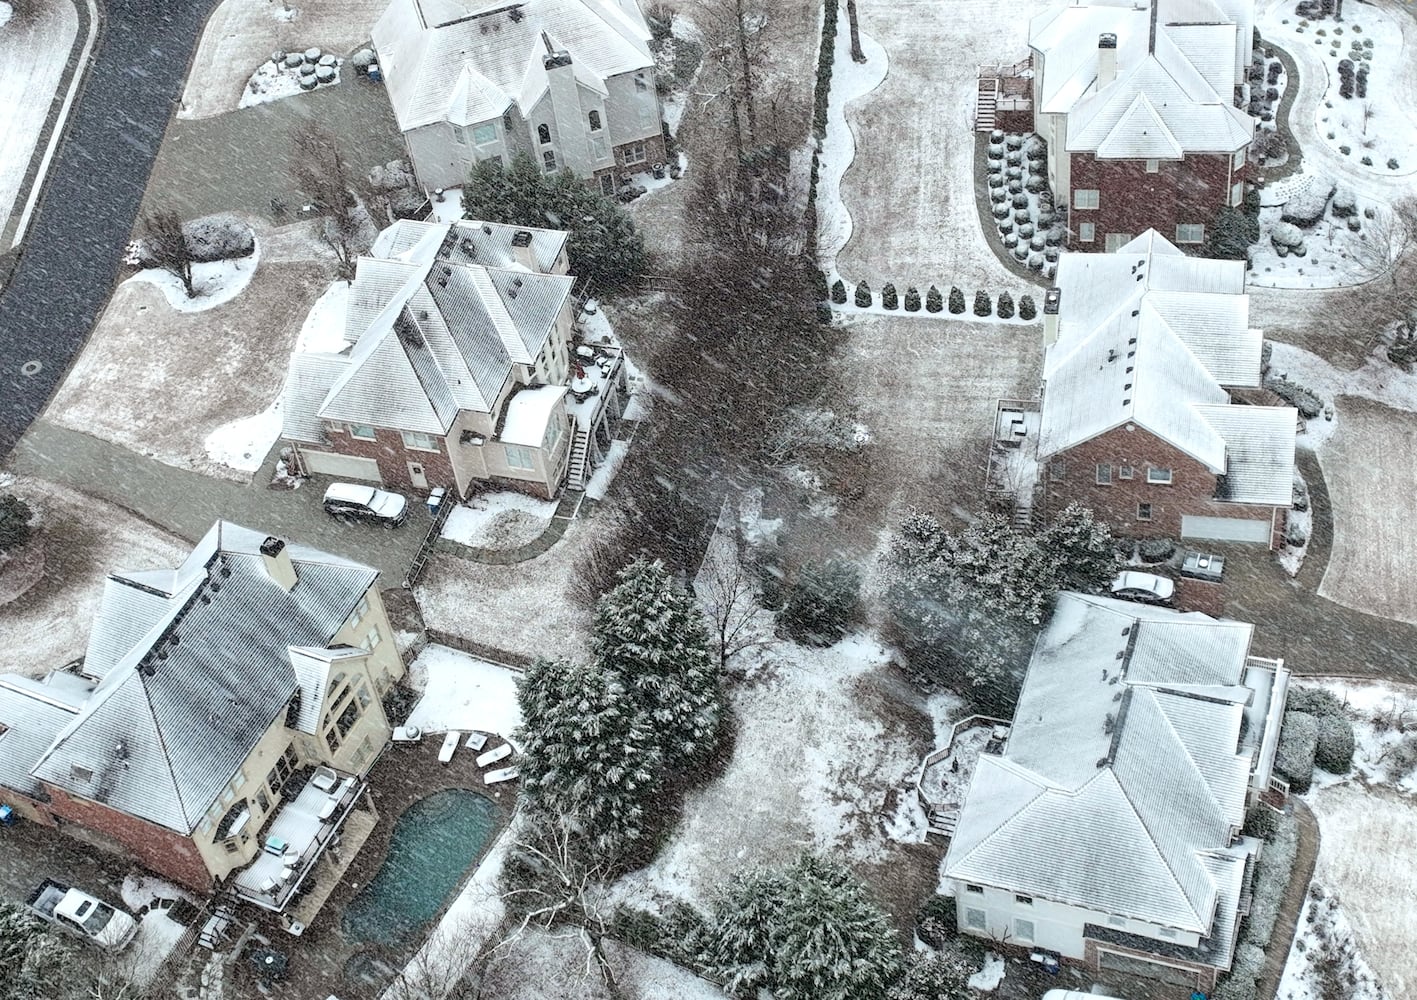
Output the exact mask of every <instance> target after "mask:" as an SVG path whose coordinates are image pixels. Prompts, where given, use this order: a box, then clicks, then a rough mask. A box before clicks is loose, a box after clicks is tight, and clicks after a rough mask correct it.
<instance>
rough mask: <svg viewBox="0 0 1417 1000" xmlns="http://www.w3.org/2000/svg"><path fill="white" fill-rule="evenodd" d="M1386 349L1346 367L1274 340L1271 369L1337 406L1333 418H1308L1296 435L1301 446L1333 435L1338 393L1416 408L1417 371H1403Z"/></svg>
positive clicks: (1320, 442) (1311, 445)
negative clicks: (1351, 367) (1351, 368)
mask: <svg viewBox="0 0 1417 1000" xmlns="http://www.w3.org/2000/svg"><path fill="white" fill-rule="evenodd" d="M1383 350H1384V348H1382V347H1379V348H1378V350H1377V351H1375V352H1374V353H1373V354H1372V355H1370V356H1369V357H1368V359H1367V360H1366V361H1364V362H1363V367H1361V368H1358V369H1356V370H1354V371H1344V370H1343V369H1341V368H1335V367H1334V366H1333V365H1332V364H1330V363H1329V362H1328V361H1325V360H1324V359H1323V358H1321V357H1319V356H1318V355H1317V354H1314V353H1312V352H1310V351H1306V350H1304V349H1303V348H1302V347H1295V346H1293V345H1292V344H1281V343H1278V342H1274V348H1273V353H1272V354H1271V355H1270V362H1269V368H1270V372H1271V373H1272V374H1274V375H1283V376H1285V377H1287V378H1288V379H1289V380H1290V381H1292V382H1297V383H1298V384H1299V385H1302V386H1303V387H1304V388H1306V389H1310V390H1312V391H1313V392H1315V393H1317V394H1318V396H1319V398H1321V399H1322V400H1323V401H1324V404H1325V405H1326V406H1330V407H1332V408H1333V409H1334V419H1332V420H1328V419H1326V418H1325V416H1323V415H1320V416H1318V417H1315V418H1314V419H1313V420H1309V421H1306V422H1305V427H1304V431H1303V433H1301V434H1300V435H1299V437H1298V439H1297V440H1298V443H1299V444H1300V445H1301V446H1303V447H1306V448H1309V449H1311V450H1317V449H1319V448H1320V447H1322V446H1323V444H1324V442H1325V441H1327V440H1328V439H1329V438H1330V437H1331V436H1332V435H1333V432H1334V430H1335V428H1336V427H1337V425H1338V420H1339V418H1340V417H1341V416H1342V414H1341V413H1339V412H1338V404H1337V402H1336V400H1337V399H1338V397H1339V396H1362V397H1363V398H1364V399H1371V400H1372V401H1373V402H1375V403H1381V404H1383V405H1384V406H1390V407H1392V408H1393V409H1395V410H1411V411H1413V412H1417V373H1412V372H1404V371H1403V370H1402V369H1401V368H1399V367H1398V366H1397V365H1395V364H1393V363H1392V362H1391V361H1388V360H1387V358H1386V357H1384V356H1383V353H1382V351H1383Z"/></svg>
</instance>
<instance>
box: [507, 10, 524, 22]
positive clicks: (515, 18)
mask: <svg viewBox="0 0 1417 1000" xmlns="http://www.w3.org/2000/svg"><path fill="white" fill-rule="evenodd" d="M507 16H508V17H509V18H511V19H512V23H513V24H521V23H522V18H524V17H526V15H525V14H523V13H522V9H521V8H520V7H513V8H512V9H511V10H509V11H508V12H507Z"/></svg>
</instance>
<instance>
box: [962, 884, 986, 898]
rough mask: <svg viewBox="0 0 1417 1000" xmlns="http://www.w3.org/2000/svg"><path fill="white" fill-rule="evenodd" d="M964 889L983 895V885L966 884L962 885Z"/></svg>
mask: <svg viewBox="0 0 1417 1000" xmlns="http://www.w3.org/2000/svg"><path fill="white" fill-rule="evenodd" d="M964 891H965V892H972V893H974V894H976V895H979V896H982V895H984V887H983V886H982V885H967V886H965V887H964Z"/></svg>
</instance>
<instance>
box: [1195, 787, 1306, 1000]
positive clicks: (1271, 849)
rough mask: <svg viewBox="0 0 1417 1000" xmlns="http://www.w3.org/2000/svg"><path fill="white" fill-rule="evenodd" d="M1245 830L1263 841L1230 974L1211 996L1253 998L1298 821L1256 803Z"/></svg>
mask: <svg viewBox="0 0 1417 1000" xmlns="http://www.w3.org/2000/svg"><path fill="white" fill-rule="evenodd" d="M1245 833H1246V834H1248V835H1249V836H1251V837H1260V838H1262V839H1263V840H1265V841H1266V843H1265V845H1264V849H1263V850H1262V851H1260V856H1259V860H1258V861H1257V862H1256V864H1255V881H1254V890H1253V896H1252V898H1251V901H1250V914H1249V916H1247V917H1245V922H1244V926H1243V927H1241V928H1240V938H1239V941H1238V942H1237V943H1236V945H1235V961H1234V964H1233V965H1232V966H1231V967H1230V974H1229V975H1228V976H1226V977H1225V979H1224V981H1222V982H1221V984H1220V986H1219V987H1217V988H1216V991H1215V993H1214V1000H1255V995H1256V993H1257V992H1258V991H1257V984H1258V980H1259V977H1260V973H1262V972H1263V971H1264V957H1265V949H1266V948H1267V947H1269V939H1270V937H1271V936H1273V934H1274V925H1275V922H1276V921H1277V920H1278V919H1279V907H1280V904H1281V903H1282V902H1283V901H1284V890H1285V889H1287V888H1288V887H1289V878H1290V875H1291V873H1292V872H1293V869H1294V857H1295V855H1296V854H1297V853H1298V847H1299V827H1298V823H1297V822H1296V821H1295V819H1294V817H1293V816H1290V815H1288V814H1287V813H1277V812H1275V811H1274V810H1273V809H1270V808H1269V807H1268V806H1256V807H1255V808H1254V809H1252V810H1251V811H1250V815H1249V817H1248V818H1247V819H1246V821H1245Z"/></svg>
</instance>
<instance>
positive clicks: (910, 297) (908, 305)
mask: <svg viewBox="0 0 1417 1000" xmlns="http://www.w3.org/2000/svg"><path fill="white" fill-rule="evenodd" d="M905 311H906V312H912V313H918V312H919V311H920V289H918V288H916V287H915V286H914V285H911V286H910V287H909V288H907V289H906V290H905Z"/></svg>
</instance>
